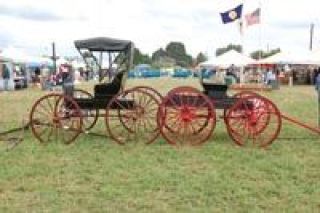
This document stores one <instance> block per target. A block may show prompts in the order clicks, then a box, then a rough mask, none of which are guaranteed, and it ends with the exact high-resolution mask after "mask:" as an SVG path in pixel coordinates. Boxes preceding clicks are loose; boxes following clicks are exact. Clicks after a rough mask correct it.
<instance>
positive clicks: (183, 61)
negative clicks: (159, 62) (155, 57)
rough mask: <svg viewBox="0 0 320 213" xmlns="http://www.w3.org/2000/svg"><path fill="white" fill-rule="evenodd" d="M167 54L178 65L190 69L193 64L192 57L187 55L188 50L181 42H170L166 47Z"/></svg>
mask: <svg viewBox="0 0 320 213" xmlns="http://www.w3.org/2000/svg"><path fill="white" fill-rule="evenodd" d="M166 52H167V54H168V56H169V57H170V58H173V59H174V60H175V61H176V63H177V65H179V66H181V67H189V66H191V64H192V57H191V56H190V55H188V54H187V53H186V49H185V46H184V44H183V43H181V42H170V43H169V44H168V45H167V46H166Z"/></svg>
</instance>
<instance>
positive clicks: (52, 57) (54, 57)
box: [51, 42, 58, 74]
mask: <svg viewBox="0 0 320 213" xmlns="http://www.w3.org/2000/svg"><path fill="white" fill-rule="evenodd" d="M51 59H52V61H53V74H56V73H57V59H58V58H57V56H56V45H55V43H54V42H52V56H51Z"/></svg>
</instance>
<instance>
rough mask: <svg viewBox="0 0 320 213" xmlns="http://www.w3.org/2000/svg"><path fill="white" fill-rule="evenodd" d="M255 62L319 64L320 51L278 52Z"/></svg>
mask: <svg viewBox="0 0 320 213" xmlns="http://www.w3.org/2000/svg"><path fill="white" fill-rule="evenodd" d="M256 64H320V51H319V52H311V51H307V52H295V53H291V52H279V53H277V54H274V55H272V56H270V57H268V58H264V59H261V60H259V61H257V62H256Z"/></svg>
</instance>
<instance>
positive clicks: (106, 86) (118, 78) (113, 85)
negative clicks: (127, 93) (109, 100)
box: [94, 72, 124, 98]
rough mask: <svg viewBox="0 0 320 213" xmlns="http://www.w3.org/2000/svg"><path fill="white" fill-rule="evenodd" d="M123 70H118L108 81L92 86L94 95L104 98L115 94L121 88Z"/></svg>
mask: <svg viewBox="0 0 320 213" xmlns="http://www.w3.org/2000/svg"><path fill="white" fill-rule="evenodd" d="M123 78H124V72H118V73H117V74H116V75H115V76H114V78H113V79H112V81H111V82H110V83H102V84H97V85H95V86H94V97H95V98H105V97H110V96H115V95H116V94H118V93H119V92H120V90H121V86H122V81H123Z"/></svg>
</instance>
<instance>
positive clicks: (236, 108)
mask: <svg viewBox="0 0 320 213" xmlns="http://www.w3.org/2000/svg"><path fill="white" fill-rule="evenodd" d="M226 125H227V130H228V133H229V135H230V137H231V138H232V139H233V140H234V142H235V143H236V144H238V145H240V146H243V145H245V144H248V143H253V144H254V145H256V146H259V147H266V146H268V145H270V144H271V143H272V142H273V141H274V140H275V139H276V138H277V136H278V135H279V133H280V130H281V125H282V121H281V114H280V112H279V110H278V108H277V107H276V106H275V105H274V103H272V102H271V101H270V100H268V99H267V98H264V97H262V96H247V97H244V98H241V99H239V100H238V101H237V102H236V103H235V104H234V105H233V106H232V107H231V108H230V109H229V110H228V112H227V115H226Z"/></svg>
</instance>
